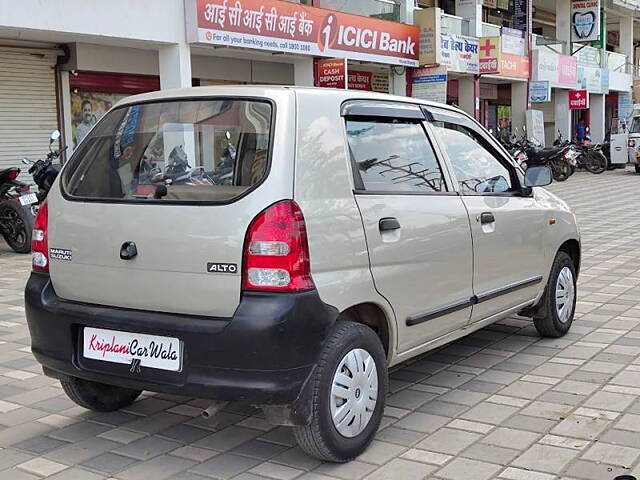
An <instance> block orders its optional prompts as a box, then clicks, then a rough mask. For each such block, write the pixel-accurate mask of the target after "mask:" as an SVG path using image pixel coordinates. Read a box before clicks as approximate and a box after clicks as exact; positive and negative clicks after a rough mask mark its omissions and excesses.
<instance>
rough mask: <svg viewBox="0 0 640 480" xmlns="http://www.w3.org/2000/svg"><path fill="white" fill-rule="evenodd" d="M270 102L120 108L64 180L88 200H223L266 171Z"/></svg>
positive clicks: (95, 134) (95, 131)
mask: <svg viewBox="0 0 640 480" xmlns="http://www.w3.org/2000/svg"><path fill="white" fill-rule="evenodd" d="M271 113H272V112H271V105H270V104H269V103H267V102H259V101H245V100H231V99H229V100H208V99H207V100H184V101H159V102H154V103H145V104H137V105H128V106H124V107H121V108H116V109H115V110H112V111H111V112H109V113H108V114H107V115H106V116H105V117H104V118H103V120H102V121H101V122H100V123H99V124H98V125H96V127H94V128H93V129H92V130H91V132H90V133H89V135H88V136H87V137H86V138H85V139H84V140H83V141H82V143H81V144H80V146H79V147H78V149H77V150H76V152H75V153H74V155H73V157H72V158H71V160H70V165H69V166H68V167H67V168H66V169H65V174H64V178H63V179H62V183H63V189H64V191H65V192H66V193H67V194H68V195H70V196H72V197H78V198H85V199H102V200H116V201H178V202H180V201H189V202H194V201H196V202H220V201H229V200H232V199H234V198H236V197H238V196H240V195H242V194H243V193H244V192H246V191H247V190H248V189H250V188H251V187H253V186H254V185H256V184H258V183H260V182H261V181H262V180H263V179H264V177H265V175H266V172H267V165H268V158H269V148H270V147H269V141H270V140H269V139H270V130H271V121H272V120H271Z"/></svg>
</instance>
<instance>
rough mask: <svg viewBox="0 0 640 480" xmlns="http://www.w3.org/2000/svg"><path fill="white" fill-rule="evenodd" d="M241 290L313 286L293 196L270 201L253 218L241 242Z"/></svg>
mask: <svg viewBox="0 0 640 480" xmlns="http://www.w3.org/2000/svg"><path fill="white" fill-rule="evenodd" d="M243 288H244V289H245V290H258V291H272V292H273V291H277V292H300V291H304V290H311V289H313V288H315V285H314V283H313V279H312V278H311V265H310V262H309V245H308V241H307V229H306V226H305V222H304V217H303V215H302V211H301V210H300V207H299V206H298V204H297V203H296V202H294V201H293V200H283V201H281V202H278V203H275V204H273V205H271V206H270V207H269V208H267V209H266V210H264V211H263V212H262V213H260V214H259V215H258V216H257V217H256V218H254V219H253V221H252V222H251V225H249V229H248V230H247V236H246V238H245V242H244V270H243Z"/></svg>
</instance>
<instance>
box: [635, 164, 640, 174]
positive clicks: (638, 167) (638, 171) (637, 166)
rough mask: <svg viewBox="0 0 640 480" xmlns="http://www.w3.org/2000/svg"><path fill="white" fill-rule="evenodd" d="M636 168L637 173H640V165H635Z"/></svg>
mask: <svg viewBox="0 0 640 480" xmlns="http://www.w3.org/2000/svg"><path fill="white" fill-rule="evenodd" d="M635 167H636V173H640V165H635Z"/></svg>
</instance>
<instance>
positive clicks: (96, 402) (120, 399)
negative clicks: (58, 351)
mask: <svg viewBox="0 0 640 480" xmlns="http://www.w3.org/2000/svg"><path fill="white" fill-rule="evenodd" d="M60 383H61V384H62V389H63V390H64V392H65V393H66V394H67V396H68V397H69V398H70V399H71V400H73V401H74V402H75V403H77V404H78V405H80V406H81V407H84V408H86V409H88V410H93V411H95V412H113V411H114V410H119V409H121V408H124V407H127V406H129V405H131V404H132V403H133V402H135V401H136V398H138V397H139V396H140V394H141V393H142V390H132V389H130V388H124V387H116V386H114V385H105V384H104V383H98V382H92V381H90V380H83V379H81V378H76V377H65V378H62V379H60Z"/></svg>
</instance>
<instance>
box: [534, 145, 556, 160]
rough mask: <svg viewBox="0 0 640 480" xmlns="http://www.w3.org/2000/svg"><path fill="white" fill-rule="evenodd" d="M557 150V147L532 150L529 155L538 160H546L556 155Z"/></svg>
mask: <svg viewBox="0 0 640 480" xmlns="http://www.w3.org/2000/svg"><path fill="white" fill-rule="evenodd" d="M559 150H560V148H557V147H550V148H532V149H531V150H530V151H529V155H531V154H533V155H534V156H536V157H538V158H540V159H547V158H549V157H552V156H553V155H555V154H556V153H558V151H559Z"/></svg>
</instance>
